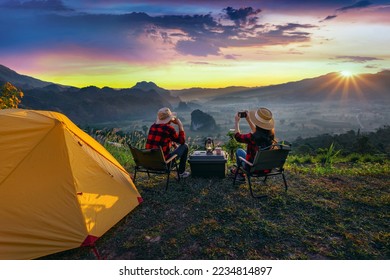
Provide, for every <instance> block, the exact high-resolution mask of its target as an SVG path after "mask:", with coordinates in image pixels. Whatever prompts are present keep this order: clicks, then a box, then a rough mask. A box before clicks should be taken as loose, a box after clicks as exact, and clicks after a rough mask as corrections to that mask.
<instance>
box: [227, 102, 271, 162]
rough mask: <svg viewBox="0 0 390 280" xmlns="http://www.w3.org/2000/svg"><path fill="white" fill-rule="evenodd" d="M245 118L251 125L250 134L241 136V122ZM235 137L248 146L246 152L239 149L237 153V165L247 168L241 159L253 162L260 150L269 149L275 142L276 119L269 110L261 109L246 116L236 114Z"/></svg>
mask: <svg viewBox="0 0 390 280" xmlns="http://www.w3.org/2000/svg"><path fill="white" fill-rule="evenodd" d="M243 117H244V118H245V119H246V121H247V122H248V124H249V127H250V129H251V132H250V133H247V134H241V132H240V126H239V122H240V119H241V118H243ZM234 137H235V139H236V140H237V142H240V143H245V144H247V148H246V151H245V150H243V149H237V151H236V160H237V164H242V166H243V167H245V163H244V162H243V161H241V160H240V159H239V157H242V158H245V159H246V160H247V161H249V162H253V160H254V158H255V155H256V153H257V151H258V150H259V148H260V149H264V148H267V147H269V146H271V145H272V144H273V143H274V142H275V129H274V119H273V117H272V113H271V111H270V110H268V109H267V108H259V109H257V110H252V111H245V113H244V116H240V115H239V114H236V116H235V135H234Z"/></svg>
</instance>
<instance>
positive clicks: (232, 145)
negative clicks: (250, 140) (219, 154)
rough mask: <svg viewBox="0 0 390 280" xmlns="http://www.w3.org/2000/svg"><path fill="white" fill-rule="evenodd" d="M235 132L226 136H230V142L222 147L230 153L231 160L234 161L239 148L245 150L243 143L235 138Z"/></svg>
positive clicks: (230, 132)
mask: <svg viewBox="0 0 390 280" xmlns="http://www.w3.org/2000/svg"><path fill="white" fill-rule="evenodd" d="M234 134H235V132H234V131H229V132H228V133H227V134H226V135H227V136H229V140H228V141H227V142H226V143H225V144H224V145H222V147H223V149H224V150H225V151H227V152H228V154H229V158H230V159H231V160H233V161H234V159H235V156H234V153H235V151H236V150H237V149H238V148H244V145H243V144H242V143H239V142H237V140H236V139H235V138H234Z"/></svg>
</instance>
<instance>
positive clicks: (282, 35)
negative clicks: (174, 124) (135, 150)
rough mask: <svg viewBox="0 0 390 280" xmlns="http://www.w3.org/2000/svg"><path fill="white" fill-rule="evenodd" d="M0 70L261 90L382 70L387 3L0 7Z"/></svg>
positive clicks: (158, 0) (161, 0)
mask: <svg viewBox="0 0 390 280" xmlns="http://www.w3.org/2000/svg"><path fill="white" fill-rule="evenodd" d="M0 11H1V17H0V64H2V65H4V66H7V67H9V68H11V69H12V70H15V71H16V72H18V73H20V74H24V75H28V76H33V77H35V78H38V79H41V80H44V81H50V82H55V83H59V84H63V85H72V86H77V87H84V86H90V85H94V86H98V87H104V86H109V87H113V88H128V87H132V86H134V85H135V84H136V83H137V82H139V81H153V82H155V83H156V84H157V85H159V86H160V87H163V88H166V89H184V88H191V87H205V88H206V87H207V88H221V87H228V86H248V87H254V86H266V85H272V84H280V83H285V82H289V81H298V80H302V79H305V78H312V77H317V76H321V75H324V74H327V73H330V72H340V73H341V72H342V73H344V74H348V73H349V74H354V75H358V74H359V73H376V72H379V71H382V70H386V69H390V47H389V46H390V0H386V1H380V0H378V1H376V0H370V1H365V0H363V1H356V0H323V1H322V0H321V1H309V0H302V1H298V0H291V1H289V0H270V1H265V0H264V1H261V0H259V1H256V0H252V1H250V0H241V1H239V0H236V1H230V0H227V1H220V0H207V1H206V0H189V1H185V0H146V1H141V0H138V1H137V0H135V1H122V0H113V1H101V0H86V1H75V0H45V1H41V0H27V1H19V0H0Z"/></svg>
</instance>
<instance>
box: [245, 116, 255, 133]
mask: <svg viewBox="0 0 390 280" xmlns="http://www.w3.org/2000/svg"><path fill="white" fill-rule="evenodd" d="M245 112H246V117H245V119H246V121H247V122H248V124H249V127H250V129H251V132H252V133H255V132H256V126H255V125H254V124H253V122H251V119H250V118H249V112H248V111H245Z"/></svg>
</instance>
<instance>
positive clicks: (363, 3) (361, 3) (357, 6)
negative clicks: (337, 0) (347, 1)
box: [336, 0, 372, 12]
mask: <svg viewBox="0 0 390 280" xmlns="http://www.w3.org/2000/svg"><path fill="white" fill-rule="evenodd" d="M371 5H372V3H371V1H366V0H363V1H358V2H356V3H355V4H353V5H350V6H345V7H342V8H340V9H337V10H336V11H341V12H345V11H348V10H353V9H360V8H366V7H368V6H371Z"/></svg>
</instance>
